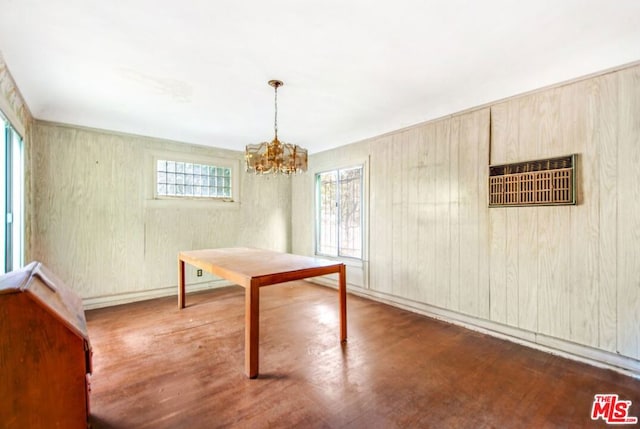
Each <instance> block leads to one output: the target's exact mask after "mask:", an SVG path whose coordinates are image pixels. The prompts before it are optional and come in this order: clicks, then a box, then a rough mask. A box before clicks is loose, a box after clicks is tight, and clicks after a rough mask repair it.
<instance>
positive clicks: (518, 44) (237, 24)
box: [0, 0, 640, 153]
mask: <svg viewBox="0 0 640 429" xmlns="http://www.w3.org/2000/svg"><path fill="white" fill-rule="evenodd" d="M0 51H1V52H2V54H3V56H4V58H5V61H6V63H7V64H8V66H9V70H10V71H11V73H12V74H13V77H14V79H15V80H16V82H17V84H18V87H19V88H20V90H21V92H22V94H23V96H24V98H25V99H26V102H27V104H28V105H29V108H30V109H31V112H32V113H33V115H34V116H35V117H36V118H38V119H44V120H48V121H57V122H63V123H69V124H75V125H82V126H88V127H96V128H104V129H109V130H116V131H123V132H128V133H134V134H142V135H147V136H153V137H161V138H166V139H171V140H177V141H182V142H189V143H197V144H203V145H211V146H218V147H224V148H230V149H236V150H243V149H244V146H245V145H246V144H247V143H258V142H260V141H265V140H271V138H272V137H273V88H271V87H270V86H268V85H267V81H268V80H269V79H281V80H283V81H284V82H285V85H284V87H282V88H281V89H280V90H279V92H278V101H279V103H278V104H279V118H278V119H279V120H278V122H279V124H278V125H279V137H280V138H281V140H283V141H285V142H291V143H297V144H300V145H302V146H305V147H307V148H308V149H309V150H310V152H312V153H313V152H318V151H321V150H324V149H328V148H331V147H335V146H340V145H343V144H347V143H351V142H354V141H358V140H361V139H364V138H367V137H373V136H376V135H379V134H382V133H385V132H388V131H392V130H395V129H398V128H402V127H405V126H408V125H412V124H415V123H418V122H422V121H425V120H429V119H433V118H437V117H440V116H443V115H446V114H450V113H454V112H457V111H460V110H463V109H466V108H469V107H473V106H477V105H480V104H483V103H486V102H490V101H495V100H498V99H500V98H503V97H508V96H511V95H515V94H518V93H521V92H525V91H528V90H532V89H536V88H539V87H542V86H546V85H549V84H553V83H557V82H561V81H564V80H567V79H571V78H575V77H578V76H582V75H585V74H589V73H592V72H596V71H600V70H603V69H607V68H610V67H614V66H618V65H622V64H625V63H629V62H632V61H637V60H640V1H638V0H536V1H526V2H524V1H514V0H485V1H474V0H466V1H464V0H396V1H393V2H390V1H386V2H385V1H375V0H373V1H372V0H323V1H320V0H307V1H305V0H278V1H268V0H215V1H213V0H185V1H181V2H176V1H175V0H127V1H117V0H116V1H104V0H0Z"/></svg>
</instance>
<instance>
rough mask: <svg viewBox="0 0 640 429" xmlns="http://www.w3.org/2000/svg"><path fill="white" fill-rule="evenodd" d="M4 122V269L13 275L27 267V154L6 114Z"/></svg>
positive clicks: (0, 158) (20, 138)
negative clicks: (25, 172) (12, 272)
mask: <svg viewBox="0 0 640 429" xmlns="http://www.w3.org/2000/svg"><path fill="white" fill-rule="evenodd" d="M0 122H1V123H2V133H3V136H2V138H3V139H4V147H3V149H4V151H3V153H2V156H1V157H0V160H1V162H2V164H3V170H4V175H3V177H2V179H1V180H0V186H2V187H3V188H4V189H3V191H2V192H3V196H4V201H2V204H1V207H2V210H1V212H2V218H3V228H2V231H3V236H4V243H3V248H2V265H3V272H9V271H13V270H16V269H19V268H21V267H22V266H24V257H25V212H24V209H25V195H24V192H25V176H24V170H25V154H24V138H23V137H22V135H21V134H20V132H19V131H17V130H16V128H15V127H14V126H13V124H12V123H11V121H10V120H9V119H8V118H7V117H6V116H5V115H4V114H3V113H2V112H0ZM16 149H17V152H16Z"/></svg>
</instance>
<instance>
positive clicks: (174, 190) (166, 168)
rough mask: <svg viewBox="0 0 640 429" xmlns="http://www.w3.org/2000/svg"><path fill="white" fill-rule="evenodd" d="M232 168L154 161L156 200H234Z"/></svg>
mask: <svg viewBox="0 0 640 429" xmlns="http://www.w3.org/2000/svg"><path fill="white" fill-rule="evenodd" d="M231 171H232V170H231V168H229V167H217V166H215V165H208V164H198V163H195V162H182V161H170V160H166V159H159V160H157V161H156V195H157V196H159V197H189V198H222V199H230V198H232V197H233V189H232V180H231Z"/></svg>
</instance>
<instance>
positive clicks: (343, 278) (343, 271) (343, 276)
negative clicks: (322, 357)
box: [338, 264, 347, 342]
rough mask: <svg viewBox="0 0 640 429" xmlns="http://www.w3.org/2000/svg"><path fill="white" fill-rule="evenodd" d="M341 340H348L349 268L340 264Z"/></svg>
mask: <svg viewBox="0 0 640 429" xmlns="http://www.w3.org/2000/svg"><path fill="white" fill-rule="evenodd" d="M338 289H339V294H340V341H341V342H343V341H347V268H346V266H345V265H344V264H342V265H341V266H340V285H339V287H338Z"/></svg>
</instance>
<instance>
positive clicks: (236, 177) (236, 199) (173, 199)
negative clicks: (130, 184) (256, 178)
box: [145, 151, 241, 207]
mask: <svg viewBox="0 0 640 429" xmlns="http://www.w3.org/2000/svg"><path fill="white" fill-rule="evenodd" d="M147 158H148V160H147V165H148V173H147V174H146V175H145V176H146V177H147V180H148V182H149V183H148V186H147V189H148V191H147V192H148V193H147V204H151V205H154V206H155V205H160V206H163V205H167V206H174V205H179V206H185V205H187V206H189V205H194V206H203V205H205V206H210V205H219V206H221V207H235V206H237V205H239V203H240V195H241V189H240V174H241V172H240V160H239V159H233V158H225V157H217V156H212V155H200V154H193V153H183V152H176V151H153V152H151V151H150V152H148V154H147ZM159 160H166V161H174V162H188V163H194V164H201V165H210V166H215V167H219V168H228V169H230V170H231V196H230V197H211V196H191V195H159V194H158V187H157V184H158V161H159Z"/></svg>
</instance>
